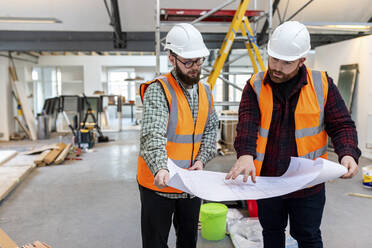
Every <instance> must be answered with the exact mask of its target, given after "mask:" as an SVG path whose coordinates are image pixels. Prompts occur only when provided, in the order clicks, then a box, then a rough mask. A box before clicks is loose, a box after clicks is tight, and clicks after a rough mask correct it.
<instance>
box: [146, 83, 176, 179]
mask: <svg viewBox="0 0 372 248" xmlns="http://www.w3.org/2000/svg"><path fill="white" fill-rule="evenodd" d="M168 116H169V110H168V104H167V100H166V97H165V94H164V91H163V88H162V86H161V85H160V83H152V84H150V85H149V86H148V88H147V89H146V92H145V95H144V98H143V118H142V128H141V133H140V142H141V148H140V155H141V156H142V157H143V159H144V160H145V162H146V164H147V166H148V167H149V169H150V170H151V172H152V174H153V175H154V176H155V175H156V173H157V172H158V171H159V170H160V169H168V167H167V151H166V150H165V146H166V144H167V138H166V132H167V122H168Z"/></svg>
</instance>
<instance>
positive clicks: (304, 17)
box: [0, 0, 372, 52]
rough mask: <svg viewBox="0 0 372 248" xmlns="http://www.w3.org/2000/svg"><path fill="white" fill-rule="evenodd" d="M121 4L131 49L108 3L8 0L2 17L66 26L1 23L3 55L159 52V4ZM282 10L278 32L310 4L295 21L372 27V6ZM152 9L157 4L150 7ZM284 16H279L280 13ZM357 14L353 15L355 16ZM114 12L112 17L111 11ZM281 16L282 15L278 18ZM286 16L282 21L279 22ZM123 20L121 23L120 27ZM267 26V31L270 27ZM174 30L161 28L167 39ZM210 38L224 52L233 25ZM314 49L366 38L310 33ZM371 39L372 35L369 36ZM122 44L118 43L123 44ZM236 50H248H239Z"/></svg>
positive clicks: (180, 1) (181, 5) (173, 1)
mask: <svg viewBox="0 0 372 248" xmlns="http://www.w3.org/2000/svg"><path fill="white" fill-rule="evenodd" d="M116 1H117V4H118V8H117V10H118V13H117V16H120V18H116V19H115V18H114V19H115V20H116V21H114V23H116V24H117V23H120V26H121V31H122V33H120V35H119V36H120V38H122V40H124V42H125V43H124V44H125V46H123V44H122V47H121V48H119V47H120V44H119V46H118V44H116V46H115V44H114V42H113V40H114V38H115V37H116V38H118V35H116V34H115V33H114V32H113V30H114V28H113V26H111V25H110V18H109V15H108V13H107V10H106V7H105V3H104V0H64V1H57V0H55V1H50V0H49V1H48V0H33V1H29V0H6V1H5V0H3V1H2V3H1V8H0V17H34V18H35V17H43V18H47V17H53V18H57V19H58V20H60V21H61V23H56V24H31V23H28V24H24V23H0V50H2V51H7V50H12V51H96V52H104V51H146V52H153V51H154V47H155V43H154V30H155V2H156V1H149V0H136V1H128V0H107V3H108V4H109V5H110V4H111V2H116ZM223 2H225V1H221V0H203V1H196V0H193V1H184V0H160V7H161V8H178V9H213V8H215V7H216V6H218V5H220V4H221V3H223ZM239 2H240V1H238V0H237V1H235V2H234V3H232V4H231V5H229V6H227V7H225V8H224V9H236V8H237V6H238V4H239ZM272 2H273V3H274V7H275V6H277V8H275V9H276V11H275V13H274V15H273V28H275V27H276V26H277V25H278V24H279V23H280V20H279V19H281V21H284V20H287V19H288V18H290V17H291V16H292V15H294V14H295V13H296V12H297V11H298V10H300V9H301V8H302V7H303V6H305V5H306V4H307V6H306V7H305V8H303V9H302V10H301V11H299V12H298V13H297V14H296V15H294V16H293V18H292V19H291V20H297V21H301V22H304V23H314V22H317V23H318V22H327V23H336V22H358V23H361V22H362V23H366V22H371V21H372V20H371V17H372V4H370V0H358V1H357V2H354V1H349V0H313V1H311V0H310V1H309V0H272ZM149 3H151V4H149ZM254 3H255V1H254V0H251V2H250V5H249V8H248V9H257V10H263V11H265V12H266V13H268V11H269V1H268V0H256V3H257V6H256V8H255V7H254ZM278 10H279V11H278ZM350 10H352V11H350ZM110 11H111V12H112V13H114V11H112V9H111V6H110ZM278 13H279V14H278ZM279 16H280V18H279ZM118 20H119V21H120V22H118ZM265 22H266V17H263V18H261V19H260V20H259V21H258V22H257V33H258V41H259V44H261V45H264V44H265V42H266V40H267V35H266V34H267V31H268V29H267V28H265ZM266 26H267V25H266ZM170 27H171V25H163V26H161V31H163V32H164V33H162V36H164V35H165V32H166V31H168V30H169V29H170ZM197 27H198V29H199V30H201V31H202V32H203V34H204V39H205V40H206V42H207V45H208V47H209V48H211V49H214V48H216V49H217V48H219V47H220V45H221V42H222V40H223V38H224V34H225V33H226V31H227V29H228V23H219V24H217V25H205V24H202V25H198V26H197ZM309 30H310V33H311V39H312V47H313V48H314V47H316V46H320V45H324V44H328V43H333V42H337V41H341V40H345V39H350V38H354V37H358V36H360V35H365V34H366V33H358V32H350V31H348V32H344V31H343V32H340V31H338V32H335V31H331V30H320V29H309ZM367 34H368V33H367ZM117 40H118V39H117ZM234 47H235V48H239V47H243V44H234Z"/></svg>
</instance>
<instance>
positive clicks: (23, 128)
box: [14, 116, 31, 139]
mask: <svg viewBox="0 0 372 248" xmlns="http://www.w3.org/2000/svg"><path fill="white" fill-rule="evenodd" d="M14 119H15V120H16V121H17V123H18V125H19V126H20V127H21V128H22V130H23V132H25V134H26V135H27V137H28V138H29V139H31V134H30V131H28V129H27V128H26V127H25V126H24V125H23V123H22V122H21V120H20V119H19V118H18V116H14Z"/></svg>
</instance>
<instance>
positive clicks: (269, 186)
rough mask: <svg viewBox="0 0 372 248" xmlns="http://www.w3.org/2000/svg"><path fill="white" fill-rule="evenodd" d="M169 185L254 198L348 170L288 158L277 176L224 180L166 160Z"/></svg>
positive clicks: (213, 195) (201, 193)
mask: <svg viewBox="0 0 372 248" xmlns="http://www.w3.org/2000/svg"><path fill="white" fill-rule="evenodd" d="M168 169H169V171H170V179H169V181H168V185H169V186H171V187H173V188H177V189H180V190H182V191H185V192H187V193H190V194H193V195H196V196H198V197H200V198H202V199H205V200H210V201H233V200H257V199H264V198H269V197H275V196H280V195H285V194H288V193H291V192H294V191H297V190H300V189H303V188H306V187H309V186H313V185H316V184H319V183H322V182H325V181H328V180H331V179H335V178H338V177H340V176H342V175H344V174H345V173H346V172H347V170H346V168H345V167H343V166H341V165H340V164H337V163H334V162H331V161H328V160H325V159H321V158H319V159H317V160H315V161H313V160H310V159H305V158H294V157H293V158H291V163H290V165H289V168H288V170H287V171H286V172H285V173H284V175H282V176H280V177H261V176H259V177H256V183H253V182H252V181H251V180H250V178H249V179H248V181H247V182H246V183H244V182H243V176H242V175H240V176H238V178H237V179H235V180H225V177H226V173H222V172H213V171H190V170H185V169H182V168H180V167H178V166H176V165H175V164H174V163H173V161H172V160H170V159H168Z"/></svg>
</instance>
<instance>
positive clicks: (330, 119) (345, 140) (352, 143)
mask: <svg viewBox="0 0 372 248" xmlns="http://www.w3.org/2000/svg"><path fill="white" fill-rule="evenodd" d="M327 78H328V85H329V86H328V96H327V103H326V105H325V109H324V123H325V130H326V132H327V133H328V135H329V137H330V138H331V141H332V143H333V146H334V149H335V153H336V154H337V155H338V159H339V161H341V159H342V157H344V156H345V155H349V156H352V157H353V158H354V159H355V161H356V162H357V163H358V159H359V157H360V155H361V152H360V150H359V148H358V135H357V131H356V128H355V124H354V121H353V120H352V119H351V116H350V113H349V111H348V109H347V108H346V105H345V102H344V100H343V99H342V97H341V95H340V92H339V91H338V89H337V87H336V85H335V84H334V83H333V80H332V78H330V77H328V76H327Z"/></svg>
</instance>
